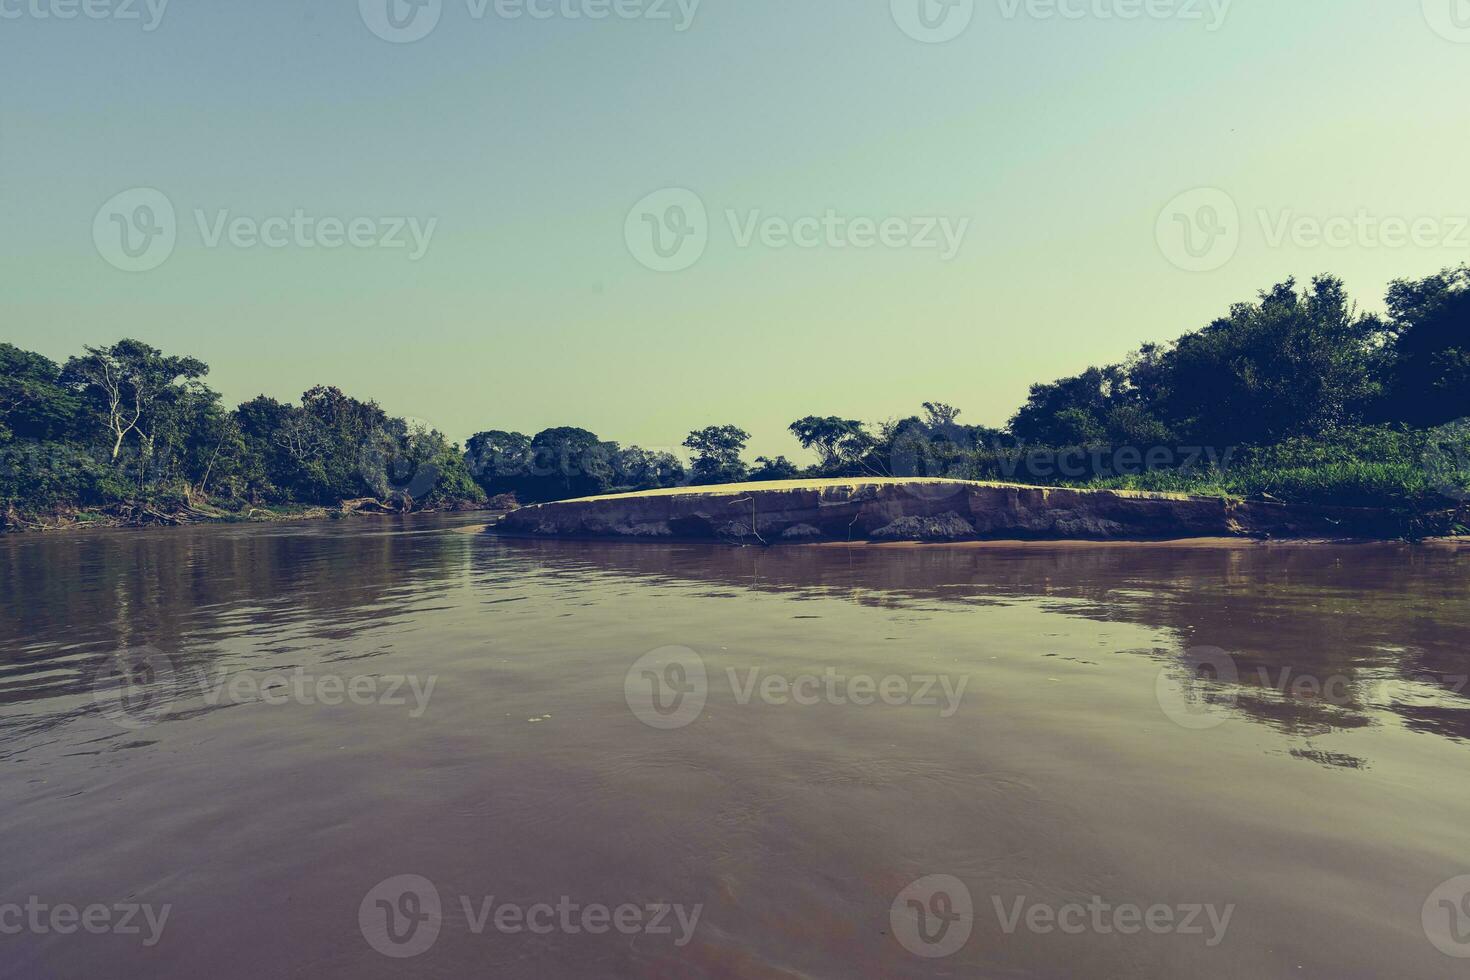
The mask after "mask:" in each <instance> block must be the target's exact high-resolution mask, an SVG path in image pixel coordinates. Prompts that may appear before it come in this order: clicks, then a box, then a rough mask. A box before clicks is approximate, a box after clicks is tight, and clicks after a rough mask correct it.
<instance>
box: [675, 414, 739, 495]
mask: <svg viewBox="0 0 1470 980" xmlns="http://www.w3.org/2000/svg"><path fill="white" fill-rule="evenodd" d="M749 441H750V433H749V432H746V431H745V430H744V429H741V428H739V427H738V426H734V425H711V426H709V427H707V428H704V429H697V430H695V431H694V432H691V433H689V438H687V439H685V440H684V448H686V449H688V450H690V451H691V452H692V453H693V454H694V462H693V472H694V482H695V483H697V484H700V485H702V486H708V485H711V484H716V483H738V482H739V481H741V480H743V479H745V474H746V472H747V470H746V466H745V461H744V460H742V459H741V458H740V455H741V453H743V452H745V444H746V443H747V442H749Z"/></svg>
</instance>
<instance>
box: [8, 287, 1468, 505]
mask: <svg viewBox="0 0 1470 980" xmlns="http://www.w3.org/2000/svg"><path fill="white" fill-rule="evenodd" d="M1385 305H1386V312H1385V313H1384V314H1374V313H1363V312H1361V311H1360V310H1359V309H1358V308H1357V307H1356V305H1355V304H1354V303H1353V302H1352V301H1351V300H1350V299H1349V297H1348V296H1347V293H1346V290H1345V289H1344V287H1343V284H1342V282H1341V281H1340V280H1338V279H1335V278H1333V277H1330V276H1323V277H1319V278H1317V279H1315V280H1313V281H1312V282H1311V283H1310V284H1308V285H1299V284H1297V283H1296V282H1294V281H1287V282H1284V283H1281V284H1278V285H1276V286H1273V287H1271V288H1270V289H1267V290H1265V291H1263V292H1261V293H1260V294H1259V295H1258V296H1257V297H1256V298H1255V299H1254V300H1251V301H1248V302H1241V303H1238V304H1236V305H1235V306H1234V307H1232V308H1231V309H1230V310H1229V311H1228V312H1227V313H1226V314H1225V315H1224V316H1222V317H1220V318H1219V319H1217V320H1215V321H1214V322H1212V323H1210V324H1208V325H1206V326H1204V327H1203V328H1202V329H1198V330H1194V331H1192V332H1189V333H1186V334H1184V335H1183V336H1181V337H1180V338H1179V339H1178V340H1177V341H1175V342H1173V343H1169V344H1145V345H1144V346H1142V347H1140V348H1139V349H1138V350H1136V351H1134V352H1133V353H1132V354H1130V355H1129V356H1127V357H1126V358H1125V359H1123V360H1121V361H1119V362H1117V363H1114V364H1107V365H1103V366H1099V367H1092V368H1088V369H1087V370H1085V371H1083V372H1081V373H1080V374H1076V375H1073V376H1071V377H1066V378H1061V379H1059V380H1056V381H1052V382H1048V383H1040V384H1035V385H1033V386H1032V388H1031V391H1030V395H1029V397H1028V398H1027V400H1026V402H1025V403H1024V404H1023V405H1022V406H1021V407H1020V408H1019V409H1018V410H1017V411H1016V413H1015V414H1014V415H1013V416H1012V417H1011V419H1010V420H1009V421H1008V423H1007V424H1006V426H1005V427H1003V428H992V427H987V426H982V425H969V424H966V423H963V422H961V421H960V418H961V415H962V413H961V411H960V410H959V409H957V408H955V407H952V406H950V405H947V404H942V403H937V402H931V403H926V404H925V405H924V406H923V410H922V413H921V414H916V415H914V416H912V417H908V418H903V419H890V420H887V421H882V422H877V423H866V422H863V421H860V420H856V419H848V418H843V417H840V416H819V415H812V416H808V417H805V418H802V419H799V420H797V421H795V422H793V423H792V424H791V426H790V432H791V435H792V437H793V439H794V442H795V444H797V445H799V446H801V447H802V448H803V449H804V450H807V451H808V452H809V453H810V454H811V455H812V456H813V457H814V461H813V462H811V463H809V464H806V465H799V464H797V463H795V462H793V461H791V460H790V459H788V458H786V457H785V456H778V457H775V458H769V457H760V458H757V459H756V460H755V461H754V463H753V464H752V463H748V462H747V461H746V460H745V452H744V450H745V447H746V444H747V442H748V440H749V435H748V433H746V432H745V431H744V430H742V429H741V428H739V427H738V426H736V425H722V426H712V427H708V428H704V429H700V430H697V431H694V432H691V433H690V434H689V435H688V437H687V438H686V439H685V440H684V441H683V443H682V445H681V446H680V447H677V449H678V450H679V451H675V450H674V449H644V448H641V447H638V446H626V447H625V446H622V445H621V444H619V443H617V442H612V441H609V440H605V439H603V438H601V437H599V436H598V435H596V434H595V433H593V432H591V431H589V430H587V429H582V428H573V427H559V428H553V429H547V430H545V431H542V432H539V433H537V434H535V435H525V434H522V433H517V432H510V431H505V430H499V429H490V430H486V431H484V432H481V433H479V434H477V435H475V436H474V437H472V438H471V439H470V440H468V442H467V443H466V444H465V446H464V447H463V449H461V448H460V447H459V446H458V445H456V444H454V443H453V442H451V441H450V440H449V439H447V438H446V437H445V436H444V435H443V434H441V433H439V432H436V431H434V430H432V429H429V428H426V427H423V426H417V425H413V424H410V423H409V422H407V421H405V420H404V419H401V418H394V417H392V416H389V415H388V414H387V413H386V412H385V411H384V410H383V409H382V408H381V407H379V406H378V405H377V404H376V403H375V402H372V401H362V400H359V399H357V398H354V397H352V396H350V395H347V394H346V393H344V392H343V391H341V390H339V389H337V388H334V387H316V388H312V389H311V390H309V391H307V392H305V393H304V394H303V395H302V397H301V399H300V401H299V402H281V401H277V400H275V399H273V398H269V397H266V396H264V395H262V396H259V397H256V398H254V399H252V400H250V401H248V402H245V403H244V404H241V405H239V406H237V407H235V408H233V409H231V408H226V407H225V406H224V405H223V403H222V401H221V398H220V396H219V395H218V393H216V392H215V391H213V390H212V389H211V388H210V387H209V386H208V385H207V384H206V382H205V380H204V379H205V378H206V376H207V374H208V367H207V366H206V365H205V364H203V363H202V362H201V361H198V360H196V359H194V358H192V357H188V356H178V355H171V354H166V353H164V352H163V351H160V350H157V349H155V348H153V347H150V346H149V345H147V344H144V343H141V342H139V341H136V340H123V341H120V342H118V343H116V344H113V345H112V346H110V347H100V348H99V347H87V348H84V350H83V351H82V352H81V353H80V354H78V355H76V356H74V357H71V358H70V359H68V360H67V361H66V362H65V363H62V364H58V363H56V362H54V361H52V360H50V359H48V358H46V357H43V356H41V355H39V354H34V353H31V352H28V351H23V350H20V349H19V348H17V347H14V346H11V345H8V344H0V522H3V526H5V527H8V528H23V527H30V526H59V525H65V524H69V523H78V522H79V523H95V522H102V523H160V522H161V523H182V522H188V521H191V520H224V519H259V518H279V517H283V516H289V515H293V514H303V513H306V514H326V513H347V512H361V511H407V510H424V509H440V508H446V507H477V506H486V505H488V504H490V503H492V502H493V503H494V504H495V505H497V506H509V505H510V504H511V498H512V497H514V498H515V500H518V501H519V502H521V503H530V502H538V501H546V500H557V499H565V498H569V497H579V496H587V495H592V494H599V493H612V492H619V491H634V490H646V489H655V488H660V487H671V486H681V485H689V484H693V485H712V484H720V483H730V482H735V481H740V480H785V479H796V478H808V477H833V478H836V477H853V476H948V477H955V478H964V479H981V480H1005V481H1013V482H1022V483H1035V484H1046V485H1071V486H1100V487H1122V488H1131V489H1145V490H1162V491H1180V492H1195V493H1211V494H1227V495H1238V496H1245V497H1261V498H1265V499H1279V500H1283V501H1289V502H1302V503H1317V504H1338V505H1351V506H1378V507H1389V508H1393V509H1395V510H1398V511H1401V512H1402V513H1404V514H1405V516H1406V522H1407V523H1406V526H1410V527H1413V528H1426V529H1431V530H1437V531H1445V530H1454V529H1456V527H1457V526H1458V525H1459V524H1460V523H1461V522H1462V520H1463V518H1462V516H1461V515H1462V512H1463V510H1464V505H1463V502H1464V501H1465V500H1467V499H1470V422H1467V421H1466V419H1467V418H1470V267H1462V268H1459V269H1451V270H1447V271H1445V272H1443V273H1441V274H1438V275H1434V276H1430V277H1427V278H1425V279H1422V280H1415V281H1400V282H1395V283H1393V284H1392V285H1391V286H1390V287H1389V290H1388V295H1387V301H1386V304H1385ZM497 498H498V499H497Z"/></svg>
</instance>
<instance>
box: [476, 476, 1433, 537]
mask: <svg viewBox="0 0 1470 980" xmlns="http://www.w3.org/2000/svg"><path fill="white" fill-rule="evenodd" d="M490 530H491V531H492V532H493V533H496V534H505V535H515V536H525V537H540V538H552V537H554V538H579V537H580V538H613V539H625V540H635V541H637V540H681V539H682V540H718V541H724V542H728V543H732V544H760V545H773V544H788V543H810V544H816V543H831V542H847V541H869V542H873V543H903V542H966V541H996V540H1043V541H1068V540H1077V541H1137V542H1156V541H1173V540H1190V539H1202V538H1223V539H1231V540H1263V539H1265V540H1333V541H1341V540H1395V539H1401V538H1406V537H1407V535H1406V534H1405V533H1404V531H1405V530H1406V528H1405V527H1404V526H1403V522H1402V519H1401V518H1399V517H1398V516H1397V515H1394V514H1393V513H1391V512H1389V511H1386V510H1380V509H1372V508H1350V507H1319V506H1308V505H1298V504H1286V503H1281V502H1277V501H1263V500H1246V499H1240V498H1231V497H1205V496H1196V495H1190V494H1171V493H1155V492H1149V491H1139V490H1105V489H1072V488H1059V487H1037V486H1030V485H1025V484H1011V483H985V482H979V481H964V480H943V479H900V478H891V477H875V478H871V479H861V480H798V481H787V482H775V483H745V484H727V485H719V486H711V487H700V488H687V487H686V488H676V489H669V490H658V491H650V492H647V493H634V494H616V495H610V496H603V497H586V498H581V499H577V500H566V501H559V502H555V503H546V504H537V505H533V506H529V507H525V508H522V509H520V510H517V511H514V512H512V513H510V514H507V515H506V516H505V517H504V518H502V519H501V520H500V521H499V522H497V523H496V524H495V525H494V526H493V527H492V528H491V529H490Z"/></svg>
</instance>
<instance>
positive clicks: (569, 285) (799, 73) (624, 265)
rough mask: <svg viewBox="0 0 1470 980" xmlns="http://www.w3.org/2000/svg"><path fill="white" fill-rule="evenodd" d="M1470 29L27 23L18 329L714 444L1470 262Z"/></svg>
mask: <svg viewBox="0 0 1470 980" xmlns="http://www.w3.org/2000/svg"><path fill="white" fill-rule="evenodd" d="M1467 83H1470V0H1396V2H1393V3H1385V2H1383V0H1292V2H1290V3H1284V2H1281V0H1233V2H1231V0H802V2H792V0H702V2H696V0H412V2H410V0H334V2H331V3H313V2H304V0H291V2H287V0H250V2H248V3H242V2H224V0H190V2H188V3H185V2H182V0H175V2H173V3H167V2H165V0H0V297H3V305H0V316H3V322H0V341H6V342H10V343H14V344H17V345H19V346H21V347H24V348H27V349H31V350H37V351H40V352H41V353H44V354H46V355H48V356H51V357H53V358H56V359H58V360H61V359H64V358H65V357H66V356H68V355H70V354H72V353H75V352H77V351H78V350H79V349H80V348H81V346H82V345H83V344H104V343H110V342H112V341H114V340H116V339H119V338H121V337H124V336H130V337H136V338H138V339H141V340H144V341H147V342H149V343H152V344H154V345H156V346H159V347H161V348H163V349H165V350H167V351H170V352H176V353H188V354H192V355H194V356H197V357H200V358H202V359H204V360H205V361H207V362H208V363H209V364H210V365H211V368H212V370H211V374H210V382H211V383H212V385H213V386H214V387H215V388H216V389H217V390H219V391H220V392H222V393H223V395H224V396H225V398H226V400H227V401H228V402H230V403H231V404H233V403H237V402H239V401H242V400H244V399H247V398H249V397H252V396H254V395H256V394H259V393H265V394H268V395H272V396H274V397H278V398H282V399H294V398H297V397H299V395H300V393H301V392H302V391H304V390H305V389H306V388H308V387H311V386H313V385H316V384H334V385H337V386H339V387H341V388H343V389H344V390H347V391H348V392H350V393H352V394H355V395H358V396H359V397H364V398H373V399H376V400H377V401H378V402H379V403H381V404H382V405H383V406H384V408H386V409H387V410H388V411H390V412H391V413H393V414H397V415H406V416H410V417H412V418H415V419H421V420H424V421H426V422H429V423H431V424H433V425H434V426H435V427H437V428H439V429H440V430H442V431H444V432H445V433H446V434H448V435H449V436H451V437H452V438H455V439H460V440H462V439H464V438H466V437H468V436H469V435H471V434H472V433H474V432H477V431H481V430H486V429H492V428H495V429H512V430H520V431H524V432H528V433H534V432H536V431H538V430H540V429H542V428H546V427H550V426H555V425H580V426H583V427H586V428H590V429H592V430H594V431H596V432H597V433H598V434H599V435H601V436H603V437H604V438H610V439H617V440H619V441H621V442H623V443H625V444H627V443H637V444H640V445H643V446H646V447H649V448H670V447H676V446H677V445H678V444H679V443H680V442H681V441H682V440H683V438H684V437H685V435H686V434H687V433H688V432H689V431H690V430H691V429H694V428H700V427H703V426H706V425H714V424H726V423H731V424H737V425H739V426H741V427H742V428H745V429H746V430H748V431H749V432H750V433H751V434H752V440H751V447H750V450H751V451H750V455H751V456H754V455H757V454H765V455H772V454H776V453H785V454H787V455H789V456H792V457H793V458H804V457H803V454H801V453H800V451H799V448H798V447H797V446H796V444H795V442H794V440H793V439H792V438H791V436H790V435H789V434H788V433H787V432H786V426H787V425H788V424H789V423H790V422H791V421H792V420H794V419H796V418H799V417H802V416H805V415H809V414H819V415H841V416H844V417H849V418H858V419H863V420H868V421H877V420H880V419H884V418H892V417H902V416H906V415H911V414H916V413H917V412H918V410H919V405H920V403H922V402H924V401H936V400H937V401H945V402H950V403H952V404H954V405H957V406H959V407H961V408H962V409H963V410H964V413H965V414H964V415H963V416H962V420H963V421H968V422H971V423H977V424H981V423H983V424H989V425H1001V424H1003V423H1004V422H1005V421H1006V419H1007V418H1008V417H1009V416H1010V414H1011V413H1012V412H1013V411H1014V410H1015V409H1016V407H1017V406H1018V405H1019V404H1020V403H1021V402H1022V401H1023V400H1024V398H1025V397H1026V393H1027V389H1028V387H1029V385H1030V384H1032V383H1033V382H1036V381H1045V380H1050V379H1053V378H1056V377H1060V376H1064V375H1068V374H1072V373H1076V372H1077V371H1080V370H1082V369H1085V368H1086V367H1088V366H1090V365H1093V364H1101V363H1109V362H1114V361H1118V360H1121V359H1123V358H1124V357H1125V356H1126V355H1127V354H1128V352H1129V351H1130V350H1132V349H1134V348H1135V347H1137V345H1139V344H1140V343H1143V342H1145V341H1169V340H1172V339H1174V338H1176V337H1178V336H1179V335H1180V334H1182V333H1184V332H1186V331H1189V330H1192V329H1196V328H1198V327H1201V326H1203V325H1205V324H1206V323H1208V322H1209V321H1210V320H1211V319H1213V318H1214V317H1216V316H1219V315H1221V314H1223V313H1224V312H1226V310H1227V309H1228V308H1229V305H1230V304H1231V303H1233V302H1237V301H1242V300H1248V299H1250V298H1252V297H1253V296H1254V295H1255V294H1256V292H1257V291H1259V290H1261V289H1264V288H1266V287H1268V286H1270V285H1271V284H1273V283H1275V282H1279V281H1281V280H1283V279H1285V278H1287V277H1289V276H1296V277H1298V279H1307V278H1309V277H1311V276H1312V275H1315V274H1319V273H1323V272H1331V273H1334V274H1336V275H1339V276H1341V277H1343V278H1344V279H1345V280H1346V282H1347V285H1348V288H1349V290H1350V291H1351V293H1352V294H1353V295H1354V296H1356V297H1357V298H1358V299H1359V301H1360V302H1361V303H1362V304H1363V305H1364V306H1365V307H1366V308H1370V309H1373V308H1379V307H1380V306H1381V298H1382V296H1383V293H1384V290H1385V287H1386V285H1387V284H1388V282H1390V281H1391V280H1394V279H1397V278H1402V277H1418V276H1423V275H1427V274H1429V273H1431V272H1434V271H1436V270H1438V269H1440V268H1442V267H1446V266H1450V265H1458V264H1460V263H1462V262H1465V261H1470V218H1467V216H1470V184H1467V182H1466V180H1465V172H1466V171H1465V161H1466V160H1467V159H1470V153H1467V150H1470V126H1467V125H1466V123H1467V119H1466V114H1467V111H1466V109H1465V108H1464V106H1465V92H1466V90H1467Z"/></svg>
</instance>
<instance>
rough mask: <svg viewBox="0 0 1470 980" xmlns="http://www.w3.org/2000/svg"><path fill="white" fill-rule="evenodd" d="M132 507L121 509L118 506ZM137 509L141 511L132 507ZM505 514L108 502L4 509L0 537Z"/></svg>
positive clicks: (469, 506) (450, 508) (461, 509)
mask: <svg viewBox="0 0 1470 980" xmlns="http://www.w3.org/2000/svg"><path fill="white" fill-rule="evenodd" d="M354 505H355V506H354ZM121 510H125V511H129V513H117V511H121ZM133 510H137V511H138V513H136V514H135V513H131V511H133ZM476 512H483V513H487V514H503V513H504V511H502V510H501V509H499V508H496V507H491V506H488V505H486V504H479V503H476V502H474V501H455V502H453V503H450V504H447V505H445V506H442V507H433V508H429V509H425V510H396V509H394V508H392V507H390V506H388V505H387V504H385V503H383V502H380V501H374V502H373V503H372V504H367V503H365V502H364V501H359V500H351V501H342V502H341V503H340V504H338V505H337V506H335V507H325V506H321V505H310V506H306V505H301V506H292V507H283V508H273V507H252V508H248V509H246V510H245V511H226V510H220V509H218V508H213V507H211V508H208V509H207V510H206V509H204V508H196V509H192V510H155V509H152V508H141V507H138V508H133V507H129V506H118V505H112V506H111V507H108V508H98V509H96V510H88V509H85V508H77V509H69V510H66V511H60V512H52V513H49V514H45V515H35V514H20V513H19V512H14V511H13V512H11V513H10V514H0V537H5V536H8V535H23V534H61V533H73V532H80V531H151V530H158V529H160V528H184V527H230V526H240V525H250V524H262V525H265V524H296V523H301V522H304V521H338V520H345V519H349V518H354V517H412V516H417V515H421V514H422V515H428V514H456V513H476ZM83 515H97V516H96V517H95V519H84V518H83Z"/></svg>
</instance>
